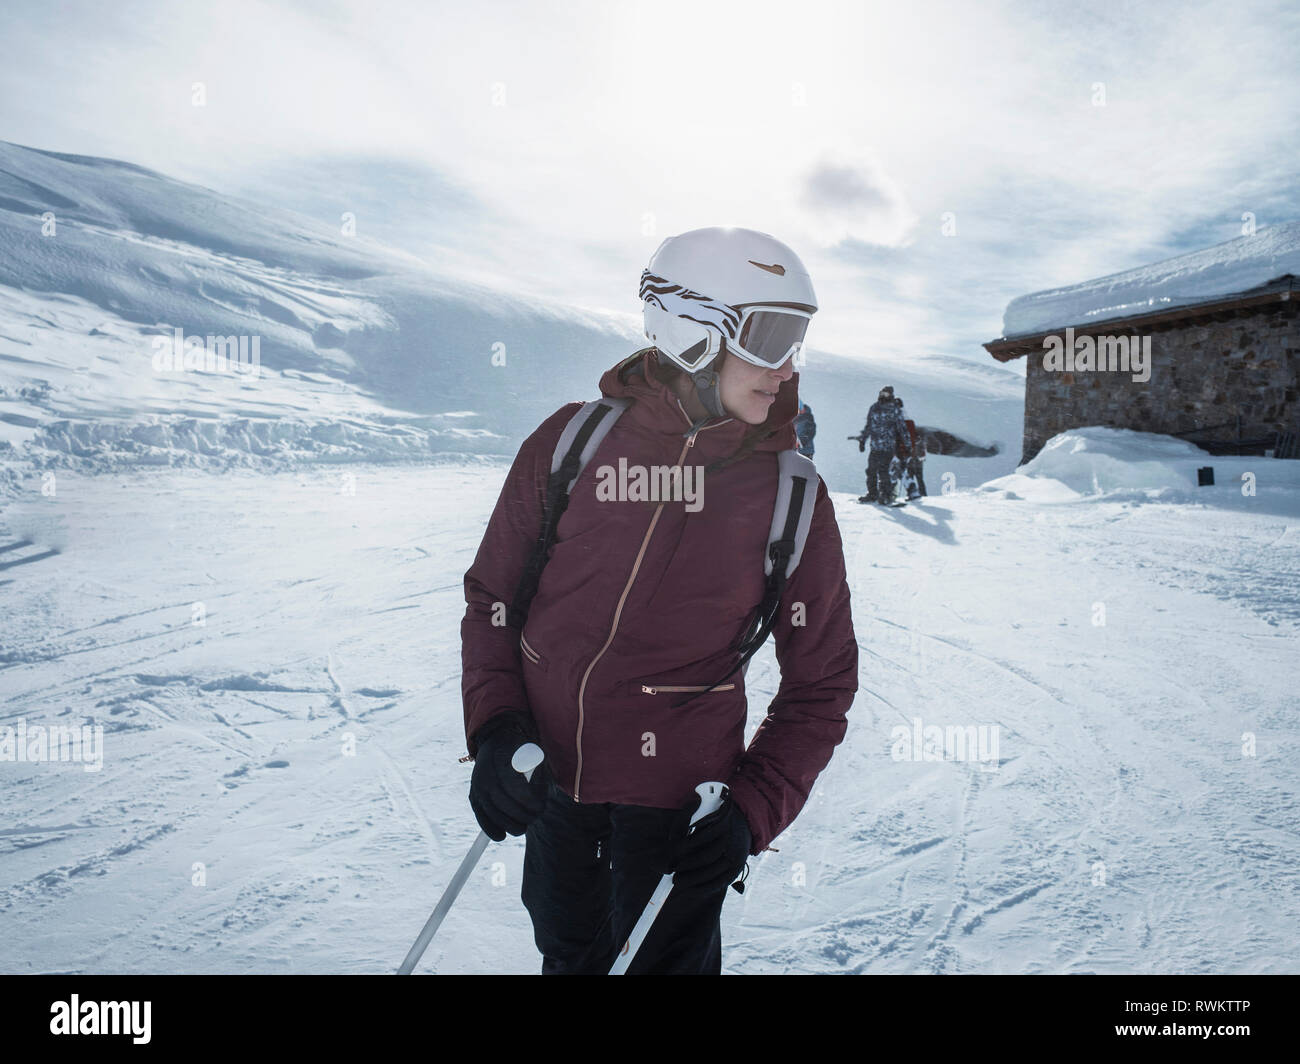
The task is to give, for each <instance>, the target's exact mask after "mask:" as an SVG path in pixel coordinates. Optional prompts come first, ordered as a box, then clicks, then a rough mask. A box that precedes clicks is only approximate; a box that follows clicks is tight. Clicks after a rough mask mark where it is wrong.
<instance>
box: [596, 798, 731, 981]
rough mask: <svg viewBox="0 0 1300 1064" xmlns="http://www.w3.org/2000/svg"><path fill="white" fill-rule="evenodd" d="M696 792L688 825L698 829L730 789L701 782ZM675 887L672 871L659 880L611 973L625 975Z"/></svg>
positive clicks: (691, 829) (619, 953)
mask: <svg viewBox="0 0 1300 1064" xmlns="http://www.w3.org/2000/svg"><path fill="white" fill-rule="evenodd" d="M695 793H696V794H698V795H699V796H700V804H699V808H697V809H696V810H695V812H694V813H692V814H691V824H690V827H689V828H688V829H687V830H688V832H689V831H694V830H695V825H696V823H697V822H698V821H700V820H703V819H704V818H705V817H706V816H708V815H709V814H710V813H713V812H716V811H717V810H718V809H720V808H721V807H722V799H723V797H724V796H725V795H726V793H727V788H726V786H725V785H724V784H721V783H717V782H713V783H701V784H700V785H699V786H698V787H696V788H695ZM672 889H673V877H672V873H669V874H668V875H665V876H664V877H663V878H662V879H660V880H659V885H658V886H656V887H655V889H654V893H653V894H651V895H650V900H649V901H648V902H646V906H645V908H644V909H642V910H641V916H640V917H639V918H638V919H637V922H636V925H635V926H634V927H633V928H632V933H631V934H630V935H628V936H627V941H626V942H624V943H623V948H622V949H621V950H619V952H618V956H617V957H616V958H615V960H614V966H613V967H612V968H610V970H609V974H610V975H626V974H627V970H628V967H629V966H630V965H631V964H632V958H633V957H635V956H636V951H637V950H639V949H640V948H641V943H642V942H644V941H645V937H646V935H648V934H649V933H650V927H651V925H652V924H653V923H654V922H655V918H656V917H657V916H658V915H659V913H660V912H661V911H662V910H663V907H664V902H666V901H667V900H668V895H669V893H671V891H672Z"/></svg>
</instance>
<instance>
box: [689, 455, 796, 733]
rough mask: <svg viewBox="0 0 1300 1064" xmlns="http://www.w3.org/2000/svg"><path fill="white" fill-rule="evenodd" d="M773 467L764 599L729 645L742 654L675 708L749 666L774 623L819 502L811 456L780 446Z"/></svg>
mask: <svg viewBox="0 0 1300 1064" xmlns="http://www.w3.org/2000/svg"><path fill="white" fill-rule="evenodd" d="M777 470H778V472H777V475H778V480H777V486H776V504H775V505H774V506H773V508H772V527H771V529H770V530H769V532H768V536H767V555H766V557H765V558H764V559H763V573H764V575H765V576H766V578H767V579H766V583H765V585H764V588H763V600H762V601H761V602H760V603H759V606H758V611H757V612H756V613H755V615H754V616H753V618H751V620H750V622H749V625H748V627H747V628H746V629H745V632H744V634H743V635H742V636H741V637H740V639H738V640H737V641H736V643H735V644H734V645H733V647H732V650H733V652H734V653H736V654H738V655H740V658H739V660H738V661H737V662H736V664H735V665H734V666H733V667H732V669H731V671H730V672H729V673H727V675H726V676H724V677H723V678H722V679H721V680H718V681H717V683H714V684H713V685H711V686H710V687H709V688H708V690H706V691H701V692H699V693H698V694H693V695H689V696H687V697H686V698H683V699H679V700H678V701H677V702H675V703H674V704H673V705H674V708H676V707H678V706H684V705H685V704H686V703H687V702H690V701H691V700H692V699H694V698H698V697H699V695H700V694H708V693H709V691H712V690H714V689H715V688H716V687H717V686H718V685H719V684H723V683H726V682H727V681H728V680H729V679H731V677H732V676H734V675H735V674H736V671H737V670H738V669H739V670H747V669H748V668H749V659H750V658H752V657H753V656H754V655H755V654H757V653H758V651H759V648H761V647H762V645H763V644H764V643H766V642H767V637H768V636H769V635H771V634H772V629H773V627H775V625H776V618H777V614H778V613H779V612H780V609H781V596H782V595H783V594H784V593H785V585H786V581H788V580H789V579H790V576H791V575H792V574H793V573H794V571H795V569H796V568H797V567H798V565H799V560H800V559H801V558H802V557H803V548H804V544H806V543H807V542H808V530H809V529H810V528H811V527H812V516H813V509H814V507H815V506H816V505H817V466H816V464H815V463H814V462H813V460H812V459H811V458H809V457H808V456H807V455H805V454H800V453H799V452H798V451H781V452H780V453H779V454H778V455H777Z"/></svg>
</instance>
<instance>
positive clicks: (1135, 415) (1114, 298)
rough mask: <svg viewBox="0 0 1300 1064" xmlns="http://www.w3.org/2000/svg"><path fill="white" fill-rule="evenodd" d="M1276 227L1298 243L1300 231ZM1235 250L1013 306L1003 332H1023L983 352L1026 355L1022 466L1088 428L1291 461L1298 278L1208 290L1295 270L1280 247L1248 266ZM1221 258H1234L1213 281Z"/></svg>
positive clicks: (1298, 410) (1298, 391) (1297, 381)
mask: <svg viewBox="0 0 1300 1064" xmlns="http://www.w3.org/2000/svg"><path fill="white" fill-rule="evenodd" d="M1277 228H1278V229H1281V230H1286V231H1290V234H1289V235H1290V236H1294V237H1300V223H1292V224H1291V225H1289V226H1286V227H1277ZM1272 235H1273V236H1274V237H1277V236H1279V235H1281V236H1288V233H1287V232H1283V233H1281V234H1278V233H1276V232H1275V233H1274V234H1272ZM1245 239H1251V238H1245ZM1276 243H1277V241H1274V245H1276ZM1285 243H1287V244H1290V243H1294V244H1295V246H1296V247H1297V248H1300V240H1294V241H1287V242H1285ZM1240 244H1241V241H1232V242H1230V243H1229V244H1225V245H1220V246H1219V247H1218V248H1212V249H1207V251H1206V252H1198V253H1195V254H1194V255H1192V256H1184V257H1182V259H1171V260H1168V261H1167V262H1165V263H1161V264H1158V266H1159V267H1160V268H1159V269H1158V270H1156V268H1153V267H1144V268H1143V269H1142V270H1139V271H1130V273H1129V274H1117V275H1114V276H1113V277H1110V278H1103V279H1101V281H1099V282H1087V283H1086V284H1085V285H1081V286H1076V287H1075V288H1073V289H1060V290H1056V291H1054V292H1044V293H1036V294H1035V295H1033V296H1027V297H1022V299H1021V300H1017V301H1014V302H1013V303H1012V304H1011V305H1010V306H1009V307H1008V313H1007V319H1006V321H1005V322H1004V327H1006V326H1012V327H1015V326H1019V327H1020V329H1019V330H1014V331H1016V332H1017V334H1016V335H1010V334H1011V332H1012V331H1013V328H1008V329H1007V331H1008V335H1007V336H1003V337H1001V338H999V339H997V340H992V341H990V342H989V343H986V344H985V345H984V348H985V350H987V351H988V352H989V353H990V354H991V355H992V356H993V357H994V358H996V359H998V360H999V361H1001V362H1008V361H1011V360H1012V359H1016V358H1020V357H1022V356H1025V357H1027V359H1028V362H1027V366H1026V373H1025V425H1024V444H1023V452H1022V457H1021V462H1022V463H1024V462H1027V461H1029V459H1031V458H1033V457H1034V455H1036V454H1037V453H1038V452H1039V451H1040V450H1041V449H1042V447H1043V444H1045V443H1046V442H1047V441H1048V440H1049V439H1051V438H1052V437H1053V436H1055V435H1056V434H1058V433H1060V432H1064V431H1066V430H1067V429H1071V428H1079V427H1082V426H1085V425H1104V426H1107V427H1110V428H1124V429H1134V430H1137V431H1139V432H1158V433H1164V434H1166V435H1174V436H1183V437H1185V438H1187V439H1189V440H1191V441H1192V442H1194V443H1197V444H1200V445H1201V446H1203V447H1205V448H1206V449H1207V450H1209V451H1211V452H1213V453H1217V454H1222V453H1242V454H1263V453H1265V452H1266V451H1273V452H1275V453H1277V454H1278V457H1296V456H1297V454H1296V446H1297V445H1296V437H1295V434H1296V432H1297V430H1300V398H1298V395H1300V280H1298V279H1297V277H1296V276H1295V274H1293V273H1283V274H1281V275H1277V274H1273V275H1272V277H1271V279H1268V280H1265V281H1263V282H1262V283H1258V284H1254V285H1252V286H1251V287H1248V288H1243V289H1239V290H1225V291H1213V289H1214V288H1216V287H1217V288H1220V289H1222V288H1225V287H1228V288H1231V287H1232V286H1234V285H1236V284H1240V283H1242V280H1243V279H1245V280H1253V279H1256V278H1258V277H1259V276H1260V274H1261V272H1262V273H1264V274H1267V273H1268V272H1269V271H1270V270H1272V269H1276V268H1278V266H1279V265H1282V266H1287V265H1291V263H1292V261H1294V260H1293V258H1292V256H1291V255H1290V254H1282V253H1279V252H1278V249H1277V247H1276V246H1273V247H1272V248H1270V249H1269V254H1266V255H1263V256H1262V261H1259V262H1252V263H1250V264H1249V265H1250V266H1251V267H1252V268H1250V269H1243V268H1242V265H1243V264H1242V255H1241V254H1240V251H1241V248H1240V247H1234V246H1236V245H1240ZM1224 249H1230V251H1235V252H1237V255H1236V258H1235V259H1234V258H1233V256H1232V255H1231V254H1228V255H1227V256H1226V258H1227V259H1228V260H1229V261H1230V265H1231V268H1228V269H1224V268H1220V269H1218V272H1217V273H1218V275H1217V276H1215V269H1214V268H1213V267H1215V266H1216V265H1217V266H1220V267H1221V266H1222V263H1223V260H1224V258H1225V252H1224ZM1285 250H1286V248H1283V251H1285ZM1207 256H1208V258H1207ZM1280 259H1282V260H1286V261H1284V262H1281V263H1279V260H1280ZM1183 260H1189V261H1187V262H1184V261H1183ZM1207 262H1208V264H1209V265H1208V266H1207ZM1297 272H1300V271H1297ZM1252 274H1253V276H1252ZM1153 277H1154V278H1156V282H1155V284H1154V290H1152V288H1153V284H1152V278H1153ZM1198 284H1199V286H1200V287H1199V291H1198V290H1197V285H1198ZM1161 287H1163V288H1164V289H1167V290H1168V291H1169V292H1170V293H1172V294H1162V292H1161V291H1160V289H1161ZM1180 289H1181V294H1179V291H1180ZM1189 289H1190V294H1189ZM1093 304H1096V306H1094V305H1093ZM1135 311H1136V312H1135ZM1025 326H1029V331H1023V329H1024V327H1025Z"/></svg>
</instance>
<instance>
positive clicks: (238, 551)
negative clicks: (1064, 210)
mask: <svg viewBox="0 0 1300 1064" xmlns="http://www.w3.org/2000/svg"><path fill="white" fill-rule="evenodd" d="M1077 453H1078V454H1079V455H1080V456H1082V455H1083V454H1084V452H1083V451H1079V452H1077ZM1149 457H1150V455H1149V454H1148V455H1147V456H1145V457H1143V458H1142V459H1141V460H1142V461H1146V459H1147V458H1149ZM1214 461H1215V464H1216V465H1217V464H1218V463H1219V462H1220V461H1221V460H1218V459H1216V460H1214ZM1233 461H1247V460H1244V459H1242V460H1233ZM1253 461H1254V462H1255V463H1256V465H1257V466H1260V468H1259V470H1258V472H1259V484H1260V488H1259V493H1258V494H1257V495H1256V496H1254V497H1244V496H1242V495H1241V493H1240V488H1239V484H1238V483H1233V482H1231V480H1230V478H1228V477H1221V478H1220V482H1219V485H1218V486H1217V487H1216V488H1214V489H1202V490H1201V492H1200V493H1199V494H1198V495H1196V496H1194V497H1192V498H1191V499H1190V500H1189V501H1183V502H1168V501H1159V500H1157V501H1147V500H1149V499H1150V498H1151V496H1149V495H1133V496H1131V497H1129V498H1127V499H1125V500H1124V501H1112V500H1110V499H1107V498H1086V497H1082V496H1080V495H1079V494H1078V493H1076V492H1074V491H1072V490H1071V489H1069V488H1068V487H1066V485H1065V481H1071V482H1073V481H1075V480H1076V479H1077V478H1078V477H1079V476H1080V475H1082V474H1081V473H1080V470H1081V469H1084V468H1085V467H1084V465H1083V462H1084V459H1083V458H1082V457H1080V458H1079V459H1078V461H1077V462H1075V463H1069V462H1066V461H1065V459H1064V458H1063V457H1059V456H1058V458H1057V459H1056V465H1055V466H1054V467H1053V469H1052V470H1051V471H1050V472H1051V473H1052V474H1053V477H1054V478H1057V477H1059V478H1063V479H1061V480H1057V481H1056V483H1057V484H1058V485H1059V489H1058V490H1059V491H1060V492H1062V493H1063V494H1061V495H1060V498H1061V501H1045V500H1043V499H1039V498H1037V497H1036V496H1035V493H1034V492H1033V491H1031V490H1028V489H1025V488H1024V486H1023V483H1029V484H1045V485H1046V484H1049V482H1048V481H1047V480H1046V479H1045V478H1044V477H1041V476H1033V475H1024V474H1022V475H1021V478H1020V479H1021V481H1022V482H1023V483H1022V490H1021V491H1020V492H1018V493H1013V494H1018V495H1019V496H1020V497H1019V498H1015V497H1013V494H1008V493H1007V492H1006V491H1005V490H1003V489H997V488H994V489H992V490H989V491H987V492H958V493H955V494H951V495H945V496H934V497H931V498H930V499H928V500H926V502H925V503H924V504H923V505H921V506H913V507H908V508H906V509H903V510H888V511H886V510H880V509H877V508H875V507H862V506H859V505H857V504H856V503H855V502H853V501H852V499H851V496H845V495H839V496H837V497H836V499H835V502H836V507H837V511H838V516H839V521H840V524H841V530H842V533H843V536H844V543H845V554H846V561H847V564H848V571H849V580H850V584H851V589H852V594H853V608H854V615H855V626H856V628H857V635H858V639H859V642H860V644H861V648H862V653H861V677H860V678H861V689H860V692H859V695H858V698H857V701H856V703H855V705H854V707H853V709H852V711H851V714H850V721H851V725H850V728H849V732H848V736H847V738H846V740H845V742H844V744H843V745H842V746H841V748H840V749H839V750H838V752H837V754H836V756H835V758H834V760H833V761H832V763H831V766H830V768H829V769H828V770H827V772H826V773H825V774H824V776H823V777H822V779H821V781H820V783H819V786H818V788H817V790H816V792H815V793H814V795H813V797H812V800H811V801H810V803H809V805H808V807H807V808H806V809H805V811H804V813H803V815H802V816H801V817H800V818H799V819H798V820H797V821H796V823H795V825H794V826H793V827H792V828H791V829H790V830H789V831H787V832H786V833H785V834H784V835H783V836H782V837H781V838H779V839H778V840H777V841H776V846H777V847H778V848H779V852H776V853H769V854H766V855H764V857H763V858H762V859H760V860H759V861H757V862H756V864H755V867H754V869H753V872H752V874H751V876H750V879H749V884H748V886H749V889H748V890H747V892H746V893H745V895H744V896H743V897H737V896H734V895H733V896H729V898H728V900H727V902H726V906H725V908H724V924H723V936H724V937H723V941H724V967H725V970H726V971H728V972H731V973H758V972H949V973H951V972H976V971H980V972H1070V973H1078V972H1173V971H1182V972H1206V971H1217V972H1278V971H1291V972H1294V971H1296V970H1297V963H1296V956H1295V952H1294V948H1293V946H1294V943H1295V942H1296V941H1297V940H1298V938H1300V842H1298V841H1297V840H1298V839H1300V804H1298V803H1297V799H1296V794H1297V787H1298V785H1300V704H1298V702H1297V695H1296V690H1295V684H1294V677H1295V662H1296V660H1297V653H1296V651H1297V638H1298V636H1300V602H1298V601H1297V596H1296V591H1295V589H1296V587H1297V586H1298V583H1300V484H1297V483H1295V478H1294V477H1292V478H1291V480H1290V481H1287V480H1285V479H1279V478H1282V477H1283V475H1284V474H1286V473H1288V472H1289V471H1290V469H1291V468H1292V467H1298V466H1300V463H1288V462H1274V463H1271V464H1268V465H1266V466H1264V465H1260V462H1259V460H1257V459H1256V460H1253ZM504 471H505V466H504V465H502V464H495V463H494V464H493V465H490V466H489V465H486V464H482V465H479V466H478V467H477V468H464V469H457V468H455V467H453V466H441V467H438V468H426V469H416V468H412V467H409V466H403V467H394V466H387V467H376V466H365V465H360V466H354V467H352V468H351V469H349V470H338V469H333V470H329V469H322V468H317V469H304V470H299V471H296V472H288V473H280V474H274V475H267V474H265V473H261V472H258V473H254V472H251V471H247V470H242V471H234V472H231V473H230V474H228V475H225V476H222V477H213V476H211V475H209V474H207V473H203V472H196V471H179V470H159V471H142V472H124V473H119V474H114V475H109V476H98V477H88V476H83V475H81V474H79V473H77V472H75V471H69V472H66V473H62V474H60V476H59V478H58V490H57V494H56V495H55V496H54V497H53V498H41V497H34V498H30V500H29V501H27V502H24V503H22V504H19V505H12V506H10V507H9V508H8V509H7V510H6V511H5V512H4V514H3V517H2V518H0V546H2V547H3V548H4V550H3V553H0V566H3V568H2V569H0V583H2V584H3V585H4V589H3V593H4V595H5V601H6V609H5V610H4V611H0V725H3V726H10V727H16V725H17V722H18V721H19V720H25V721H26V722H27V724H28V725H35V724H42V725H45V724H50V723H58V722H75V723H81V722H83V721H90V722H96V723H99V724H101V725H102V726H103V727H104V729H105V736H104V743H105V746H104V761H103V767H102V769H101V770H100V771H99V772H97V773H87V772H84V771H83V769H82V766H81V765H78V764H72V763H66V764H32V763H25V764H17V763H0V793H2V794H3V799H4V802H5V808H6V814H7V815H6V820H5V825H4V827H3V829H0V854H2V855H3V858H2V859H0V941H3V942H4V948H3V950H0V970H3V971H6V972H36V971H75V972H93V971H115V972H145V971H152V972H389V971H392V970H394V969H395V967H396V966H397V964H398V963H399V962H400V960H401V958H402V956H403V955H404V954H405V952H406V949H407V947H408V946H409V945H410V943H411V941H412V940H413V939H414V937H415V935H416V934H417V932H418V931H419V929H420V927H421V925H422V923H423V921H424V919H425V917H426V916H427V915H428V912H429V910H430V909H431V907H432V905H433V903H434V901H435V900H436V899H437V897H438V895H439V893H440V892H441V890H442V888H443V886H444V885H445V883H446V882H447V879H448V877H449V876H450V874H451V872H452V871H453V870H454V868H455V866H456V864H457V863H458V861H459V860H460V858H461V856H462V855H463V853H464V851H465V850H466V849H467V848H468V846H469V843H470V842H471V840H472V838H473V836H474V834H475V828H476V825H475V824H474V821H473V818H472V815H471V814H470V811H469V809H468V806H467V803H466V790H467V787H468V780H469V766H468V765H461V764H459V763H458V762H457V758H458V757H459V756H460V755H461V754H462V753H463V749H464V737H463V731H462V723H461V703H460V690H459V672H460V662H459V643H458V623H459V619H460V616H461V614H462V612H463V608H464V607H463V600H462V587H461V577H462V575H463V573H464V570H465V568H466V567H467V566H468V564H469V562H470V560H471V558H472V556H473V553H474V551H475V549H476V547H477V543H478V538H479V536H480V534H481V531H482V528H483V525H484V522H485V521H486V518H487V515H488V513H489V511H490V509H491V507H492V505H493V503H494V501H495V498H496V494H497V491H498V489H499V485H500V480H501V477H502V476H503V475H504ZM349 477H351V479H349ZM1049 486H1050V485H1049ZM1175 486H1176V485H1175ZM29 541H30V542H29ZM287 544H291V545H292V549H286V545H287ZM50 548H54V549H57V550H58V551H60V553H57V554H50V553H47V551H48V550H49V549H50ZM195 603H201V604H202V605H203V608H204V611H205V613H204V615H203V623H202V624H201V625H196V624H195V623H194V621H195V616H196V615H195V608H194V604H195ZM1099 603H1100V604H1101V605H1102V607H1103V609H1104V624H1102V625H1098V624H1097V623H1096V621H1097V617H1098V604H1099ZM777 679H778V677H777V673H776V668H775V661H774V659H773V656H772V651H771V648H770V646H769V647H768V648H765V650H764V651H763V653H762V654H761V655H760V656H759V657H758V658H756V659H755V661H754V663H753V665H752V666H751V669H750V672H749V687H750V711H751V712H750V722H749V723H750V730H751V733H752V730H753V728H754V727H756V726H757V724H758V721H759V719H760V718H761V716H762V714H763V712H764V710H765V707H766V705H767V702H768V701H769V699H770V698H771V697H772V695H773V694H774V693H775V688H776V684H777ZM918 718H919V719H920V721H921V722H922V724H923V725H939V726H941V727H942V726H957V727H963V728H964V727H968V726H970V727H977V728H978V727H984V728H992V727H994V726H996V727H997V728H998V733H997V750H996V751H995V752H994V753H995V756H993V757H991V758H987V759H984V760H983V761H980V760H975V761H971V760H965V761H958V760H942V761H926V760H910V759H902V760H900V759H898V758H897V757H896V756H895V748H896V744H897V732H896V729H900V728H901V729H902V731H903V732H904V733H906V732H909V731H910V730H911V729H912V728H913V726H914V721H916V720H917V719H918ZM1248 734H1249V735H1253V736H1254V737H1255V743H1256V748H1255V751H1254V754H1253V755H1247V754H1244V753H1243V743H1244V742H1245V736H1246V735H1248ZM352 751H354V752H352ZM521 857H522V844H521V842H520V841H519V840H509V841H507V842H506V843H504V844H501V845H498V846H493V847H492V848H491V849H490V850H489V852H488V854H487V856H486V857H485V858H484V859H483V861H482V862H481V863H480V865H479V867H478V868H477V869H476V871H475V872H474V874H473V876H472V877H471V879H470V881H469V884H468V885H467V886H466V888H465V890H464V892H463V894H462V896H461V899H460V900H459V901H458V902H457V904H456V906H455V908H454V909H453V910H452V913H451V915H450V916H449V918H448V920H447V922H446V924H445V925H444V927H443V928H442V930H441V931H440V933H439V936H438V938H437V939H436V940H435V942H434V944H433V946H432V947H431V949H430V950H429V952H428V954H427V955H426V958H425V961H424V963H423V965H422V967H421V970H422V971H438V972H449V973H450V972H532V971H536V970H537V968H538V964H539V962H538V960H537V957H536V953H535V950H534V947H533V945H532V936H531V931H530V928H529V924H528V919H527V916H526V914H525V913H524V911H523V909H522V906H521V905H520V902H519V874H520V862H521Z"/></svg>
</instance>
